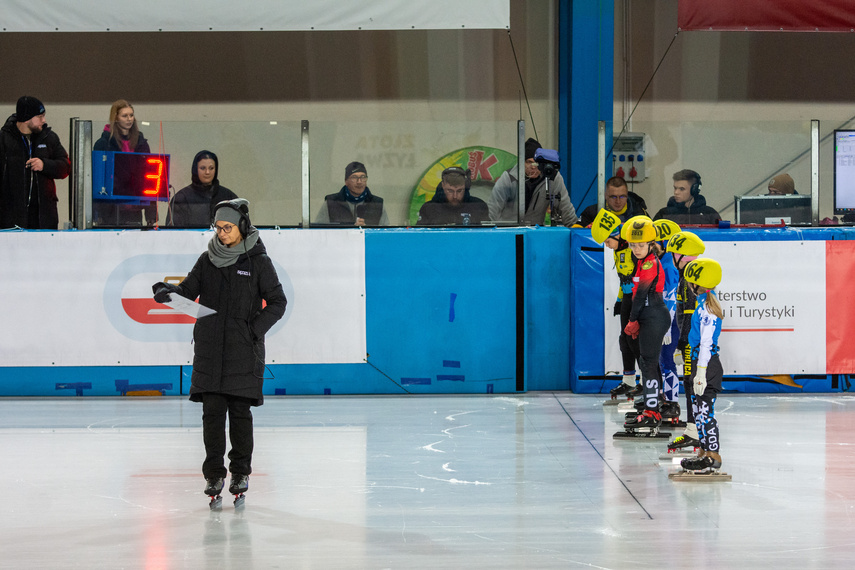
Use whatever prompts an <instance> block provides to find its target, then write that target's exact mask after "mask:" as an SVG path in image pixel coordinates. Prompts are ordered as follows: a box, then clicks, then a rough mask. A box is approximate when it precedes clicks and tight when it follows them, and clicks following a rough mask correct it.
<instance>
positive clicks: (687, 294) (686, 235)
mask: <svg viewBox="0 0 855 570" xmlns="http://www.w3.org/2000/svg"><path fill="white" fill-rule="evenodd" d="M667 249H668V252H669V253H670V254H671V257H672V258H673V260H674V265H676V266H677V269H678V270H679V271H680V282H679V284H678V285H677V295H676V312H675V315H674V318H675V321H676V323H677V328H678V330H679V339H678V341H677V349H678V350H679V351H680V354H681V355H682V360H683V392H685V394H686V429H685V430H684V431H683V433H682V434H681V435H679V436H677V437H676V438H674V441H672V442H671V443H669V444H668V453H675V452H678V451H680V450H681V449H684V448H686V449H688V448H691V449H692V450H694V449H696V448H697V447H698V446H699V445H700V441H698V428H697V426H695V414H694V413H693V412H692V354H691V350H690V349H689V330H690V329H691V328H692V314H693V313H694V312H695V304H696V301H695V294H694V293H693V292H692V288H691V286H690V283H689V282H688V281H686V278H685V270H686V265H688V264H689V262H691V261H694V260H695V259H697V258H698V256H699V255H701V254H703V253H704V250H705V249H706V246H704V242H703V241H702V240H701V238H699V237H698V236H697V235H695V234H694V233H692V232H688V231H686V232H680V233H678V234H675V235H673V236H671V239H670V240H668V248H667Z"/></svg>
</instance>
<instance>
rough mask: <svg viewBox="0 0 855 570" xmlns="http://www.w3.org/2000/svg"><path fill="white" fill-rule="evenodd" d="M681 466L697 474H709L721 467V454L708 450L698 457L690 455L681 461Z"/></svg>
mask: <svg viewBox="0 0 855 570" xmlns="http://www.w3.org/2000/svg"><path fill="white" fill-rule="evenodd" d="M680 467H682V468H683V469H685V470H686V471H691V472H692V473H694V474H695V475H709V474H712V473H714V472H717V471H718V470H719V468H721V455H719V454H718V453H715V452H713V451H706V452H704V454H703V455H702V456H699V457H697V458H694V457H688V458H686V459H684V460H682V461H681V462H680Z"/></svg>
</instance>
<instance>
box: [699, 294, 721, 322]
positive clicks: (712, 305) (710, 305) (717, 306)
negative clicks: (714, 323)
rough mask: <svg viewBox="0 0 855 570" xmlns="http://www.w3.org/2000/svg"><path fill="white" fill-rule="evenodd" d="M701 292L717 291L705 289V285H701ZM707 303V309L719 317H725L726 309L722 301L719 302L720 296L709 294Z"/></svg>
mask: <svg viewBox="0 0 855 570" xmlns="http://www.w3.org/2000/svg"><path fill="white" fill-rule="evenodd" d="M698 289H700V292H703V291H709V292H710V293H715V289H705V288H703V287H699V288H698ZM705 305H706V307H707V311H709V312H710V313H712V314H713V315H715V316H717V317H718V318H719V319H724V311H723V310H722V308H721V303H719V302H718V297H717V296H715V295H707V298H706V302H705Z"/></svg>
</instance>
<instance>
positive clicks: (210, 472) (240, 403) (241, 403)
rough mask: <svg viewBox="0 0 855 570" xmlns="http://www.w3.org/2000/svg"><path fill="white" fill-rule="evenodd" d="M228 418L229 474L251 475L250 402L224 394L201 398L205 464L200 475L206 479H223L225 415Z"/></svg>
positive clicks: (224, 469)
mask: <svg viewBox="0 0 855 570" xmlns="http://www.w3.org/2000/svg"><path fill="white" fill-rule="evenodd" d="M227 415H228V419H229V441H230V442H231V445H232V449H231V451H229V471H231V472H232V473H236V474H238V475H249V474H250V473H252V447H253V439H252V412H251V411H250V401H249V400H248V399H246V398H239V397H237V396H227V395H225V394H213V393H209V394H203V395H202V437H203V439H204V440H205V462H204V463H202V474H203V475H204V476H205V478H206V479H211V478H216V477H223V478H225V477H226V475H227V474H228V472H227V471H226V467H225V460H224V457H225V455H226V416H227Z"/></svg>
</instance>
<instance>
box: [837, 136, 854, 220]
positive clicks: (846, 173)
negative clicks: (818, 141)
mask: <svg viewBox="0 0 855 570" xmlns="http://www.w3.org/2000/svg"><path fill="white" fill-rule="evenodd" d="M852 212H855V130H837V131H834V213H835V214H843V215H845V214H849V213H852Z"/></svg>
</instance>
